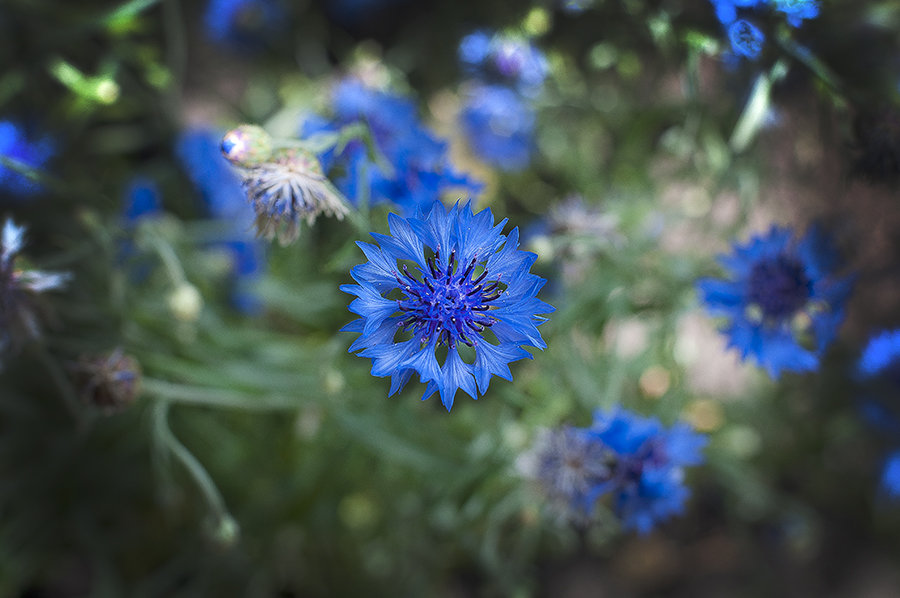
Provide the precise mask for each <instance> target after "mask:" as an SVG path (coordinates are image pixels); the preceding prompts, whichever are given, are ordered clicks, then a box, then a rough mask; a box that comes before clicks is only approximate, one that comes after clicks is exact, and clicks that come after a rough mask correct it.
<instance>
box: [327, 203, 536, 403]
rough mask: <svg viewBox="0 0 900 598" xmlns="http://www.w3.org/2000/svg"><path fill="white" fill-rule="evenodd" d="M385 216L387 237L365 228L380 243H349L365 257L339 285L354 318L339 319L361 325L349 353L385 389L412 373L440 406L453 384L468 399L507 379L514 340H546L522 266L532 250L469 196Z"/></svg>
mask: <svg viewBox="0 0 900 598" xmlns="http://www.w3.org/2000/svg"><path fill="white" fill-rule="evenodd" d="M388 222H389V224H390V231H391V235H390V236H388V235H381V234H377V233H372V236H373V237H374V238H375V239H376V240H377V241H378V242H379V243H380V247H379V246H377V245H372V244H368V243H362V242H359V243H357V245H359V247H360V249H362V250H363V253H365V255H366V257H367V258H368V260H369V261H368V262H367V263H365V264H361V265H358V266H355V267H354V268H353V269H352V270H351V271H350V274H351V276H352V277H353V279H354V280H355V281H356V282H357V283H359V284H349V285H343V286H342V287H341V290H342V291H344V292H346V293H349V294H351V295H356V297H357V298H356V299H354V300H353V302H352V303H351V304H350V311H352V312H353V313H355V314H358V315H360V316H362V317H361V318H359V319H357V320H354V321H353V322H351V323H349V324H348V325H347V326H345V327H344V330H345V331H349V332H360V333H362V334H361V336H360V337H359V338H357V339H356V341H354V343H353V344H352V345H351V346H350V351H351V352H356V351H358V352H359V356H360V357H369V358H371V359H372V374H373V375H375V376H390V377H391V389H390V393H389V396H390V395H393V394H394V393H396V392H397V391H398V390H400V389H401V388H402V387H403V386H404V385H405V384H406V382H407V381H409V379H410V378H411V377H412V375H413V374H414V373H418V374H419V380H420V381H421V382H424V383H425V384H426V385H427V387H426V389H425V395H424V396H423V399H427V398H428V397H430V396H432V395H433V394H434V393H435V392H440V395H441V401H442V402H443V404H444V406H445V407H446V408H447V410H448V411H449V410H450V408H451V407H452V406H453V399H454V397H455V396H456V391H457V390H458V389H460V388H461V389H462V390H463V391H464V392H465V393H466V394H468V395H469V396H470V397H472V398H473V399H477V398H478V396H479V394H481V395H483V394H484V393H485V392H487V389H488V384H489V383H490V380H491V377H492V376H493V375H495V374H496V375H498V376H500V377H501V378H504V379H506V380H512V374H511V373H510V371H509V363H510V362H512V361H516V360H519V359H524V358H531V355H530V354H529V353H528V351H526V350H525V349H523V348H522V347H523V346H524V345H530V346H534V347H538V348H541V349H543V348H544V347H545V346H546V343H544V341H543V339H542V338H541V334H540V332H538V329H537V326H538V325H539V324H541V323H542V322H544V321H545V319H546V318H544V317H541V316H540V315H538V314H547V313H550V312H552V311H553V307H551V306H550V305H548V304H546V303H544V302H543V301H541V300H540V299H538V298H537V297H536V295H537V293H538V291H539V290H540V289H541V287H542V286H544V283H545V282H546V281H545V280H544V279H543V278H541V277H539V276H536V275H534V274H531V273H529V268H530V267H531V264H532V263H533V262H534V260H535V259H536V258H537V256H536V255H535V254H533V253H529V252H526V251H521V250H519V249H517V247H518V244H519V230H518V228H514V229H513V230H512V231H511V232H510V234H509V236H506V235H503V234H502V232H501V231H502V230H503V225H504V224H506V220H505V219H504V220H503V221H502V222H500V224H498V225H496V226H495V225H494V216H493V214H491V211H490V209H485V210H482V211H481V212H478V213H477V214H473V213H472V208H471V204H469V203H466V204H465V205H463V206H460V205H459V203H457V204H456V205H455V206H454V207H453V208H452V209H449V210H447V209H446V208H445V207H444V206H443V205H442V204H439V203H438V204H435V205H434V206H433V207H432V209H431V211H430V212H429V213H428V214H427V215H425V216H423V217H419V218H401V217H399V216H396V215H395V214H390V215H389V216H388ZM407 262H408V263H409V264H411V267H410V266H407ZM444 353H446V356H445V357H444V358H443V364H440V363H439V361H438V359H439V358H438V354H444Z"/></svg>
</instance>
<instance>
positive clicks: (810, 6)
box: [772, 0, 819, 27]
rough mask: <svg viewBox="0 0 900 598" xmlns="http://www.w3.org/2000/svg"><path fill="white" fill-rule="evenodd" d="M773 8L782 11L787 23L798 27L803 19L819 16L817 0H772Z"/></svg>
mask: <svg viewBox="0 0 900 598" xmlns="http://www.w3.org/2000/svg"><path fill="white" fill-rule="evenodd" d="M772 4H774V5H775V10H777V11H779V12H783V13H784V14H785V16H786V17H787V22H788V25H790V26H791V27H799V26H800V25H802V24H803V20H804V19H815V18H816V17H818V16H819V3H818V1H817V0H772Z"/></svg>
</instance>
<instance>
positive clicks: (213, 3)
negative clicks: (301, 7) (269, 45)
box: [204, 0, 285, 49]
mask: <svg viewBox="0 0 900 598" xmlns="http://www.w3.org/2000/svg"><path fill="white" fill-rule="evenodd" d="M284 19H285V11H284V7H283V6H282V4H281V3H280V2H278V1H277V0H210V1H209V4H207V6H206V13H205V15H204V24H205V25H206V34H207V35H208V36H209V38H210V39H212V40H213V41H215V42H218V43H221V44H228V45H232V46H235V47H237V48H241V49H248V48H255V47H258V46H261V45H262V44H263V43H264V42H265V40H266V37H267V36H268V35H270V34H271V33H273V32H275V31H278V30H279V29H281V28H282V27H283V24H284Z"/></svg>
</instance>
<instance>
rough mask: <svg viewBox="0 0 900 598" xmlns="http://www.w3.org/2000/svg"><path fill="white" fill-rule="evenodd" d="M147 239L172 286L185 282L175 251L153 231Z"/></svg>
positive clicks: (182, 269)
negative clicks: (160, 261)
mask: <svg viewBox="0 0 900 598" xmlns="http://www.w3.org/2000/svg"><path fill="white" fill-rule="evenodd" d="M147 239H148V241H149V243H150V245H151V246H152V247H153V249H154V251H156V254H157V255H158V256H159V259H160V260H162V263H163V265H164V266H165V268H166V272H167V273H168V274H169V278H170V279H171V280H172V283H173V285H174V286H176V287H178V286H181V285H183V284H184V283H185V282H187V276H185V274H184V268H182V267H181V262H180V261H179V260H178V256H177V255H176V254H175V250H174V249H172V246H171V245H169V244H168V243H167V242H165V241H164V240H163V239H161V238H160V237H159V236H157V235H156V234H155V231H154V232H152V233H150V234H149V235H147Z"/></svg>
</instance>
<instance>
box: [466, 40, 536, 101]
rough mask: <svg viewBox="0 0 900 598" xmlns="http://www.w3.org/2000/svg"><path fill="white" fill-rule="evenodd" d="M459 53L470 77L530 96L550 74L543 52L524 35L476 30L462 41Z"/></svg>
mask: <svg viewBox="0 0 900 598" xmlns="http://www.w3.org/2000/svg"><path fill="white" fill-rule="evenodd" d="M458 52H459V59H460V62H462V65H463V68H464V69H465V70H466V72H467V73H468V74H469V75H470V76H472V77H474V78H475V79H478V80H480V81H482V82H484V83H489V84H490V83H500V84H503V85H508V86H510V87H513V88H515V89H517V90H518V91H519V92H520V93H522V94H525V95H529V96H530V95H534V94H536V93H537V92H538V91H539V90H540V88H541V86H542V85H543V84H544V79H546V78H547V73H548V72H549V67H548V65H547V58H546V56H544V53H543V52H541V51H540V50H538V49H537V48H536V47H535V46H534V45H533V44H532V43H531V42H530V41H528V40H527V39H526V38H524V37H521V36H516V35H507V34H502V33H494V34H490V33H488V32H485V31H475V32H473V33H470V34H469V35H467V36H465V37H464V38H463V39H462V40H461V41H460V44H459V51H458Z"/></svg>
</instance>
